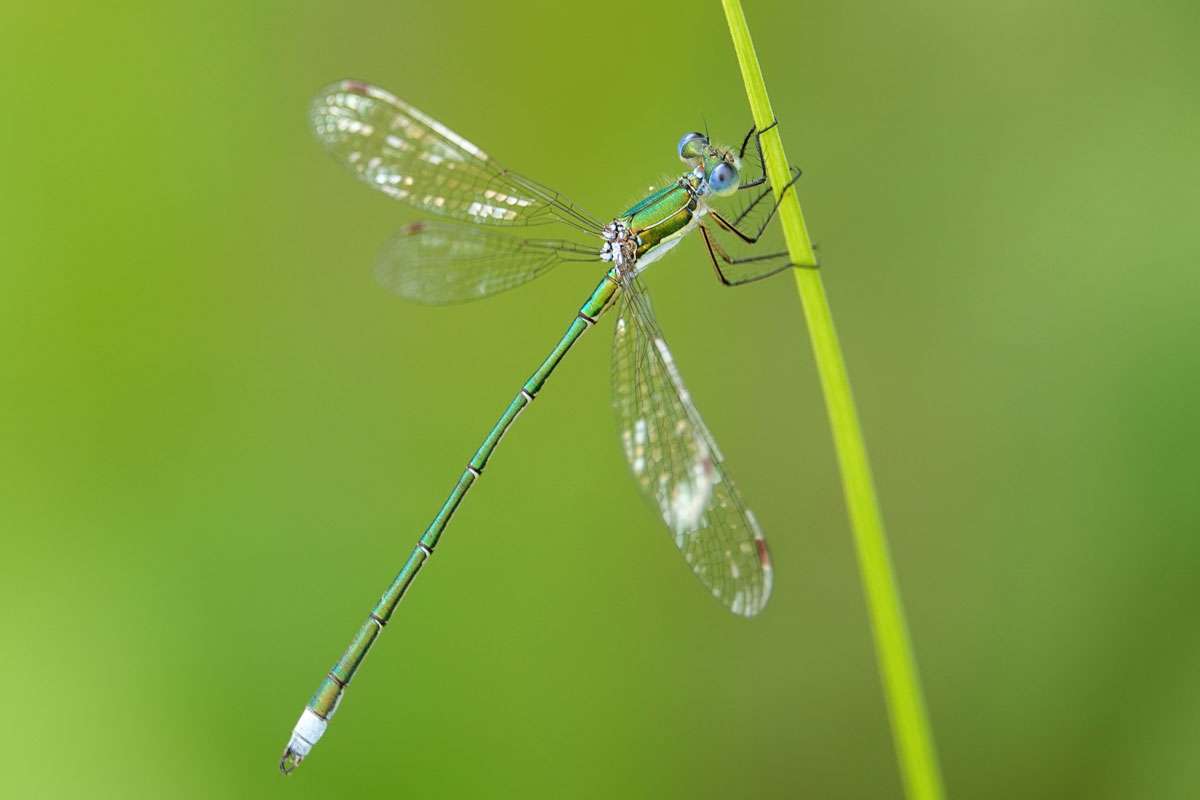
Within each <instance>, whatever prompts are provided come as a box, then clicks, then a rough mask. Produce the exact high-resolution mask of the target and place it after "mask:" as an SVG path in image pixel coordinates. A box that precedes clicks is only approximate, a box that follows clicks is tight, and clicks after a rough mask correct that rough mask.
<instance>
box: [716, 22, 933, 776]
mask: <svg viewBox="0 0 1200 800" xmlns="http://www.w3.org/2000/svg"><path fill="white" fill-rule="evenodd" d="M722 4H723V5H724V7H725V17H726V19H727V21H728V22H729V32H730V35H731V36H732V37H733V46H734V50H736V51H737V59H738V64H739V65H740V66H741V70H742V79H743V80H744V81H745V84H746V94H747V96H748V97H749V100H750V108H751V110H752V111H753V114H754V124H755V125H756V126H757V127H758V128H759V130H763V129H766V128H767V126H769V125H771V124H772V123H773V122H774V121H775V114H774V113H773V112H772V111H771V101H770V100H769V99H768V98H767V88H766V85H765V84H764V83H763V76H762V69H761V68H760V67H759V64H758V56H757V55H756V54H755V52H754V43H753V42H752V41H751V39H750V31H749V29H748V28H747V26H746V16H745V13H744V12H743V11H742V4H741V2H740V0H722ZM762 148H763V157H764V160H765V162H766V164H765V166H766V171H767V177H768V178H769V179H770V181H771V185H772V186H786V185H787V183H788V179H789V177H790V176H789V172H788V161H787V157H786V156H785V155H784V152H783V141H782V139H781V138H780V129H779V127H778V126H776V127H773V128H771V129H770V130H767V132H766V133H764V134H763V135H762ZM778 214H779V220H780V223H781V224H782V225H783V233H784V236H785V237H786V240H787V248H788V253H789V254H790V256H791V260H792V263H794V264H798V265H807V266H815V265H816V263H817V260H816V256H815V254H814V253H813V247H812V241H811V240H810V239H809V237H808V231H807V229H806V228H805V225H804V214H803V212H801V210H800V201H799V200H798V199H797V197H796V193H795V191H794V190H792V191H788V190H785V191H784V196H783V197H782V199H781V200H780V203H779V211H778ZM794 274H795V279H796V289H797V291H798V292H799V294H800V302H801V305H802V306H803V307H804V316H805V319H806V320H807V322H808V329H809V332H810V335H811V338H812V348H813V355H814V357H815V361H816V365H817V371H818V372H819V373H820V377H821V388H822V390H823V392H824V394H825V404H826V408H827V409H828V413H829V424H830V427H831V428H832V431H833V443H834V448H835V449H836V451H837V459H838V465H839V466H840V468H841V474H842V488H843V491H844V493H845V497H846V506H847V509H848V511H849V515H850V527H851V528H852V530H853V532H854V543H855V548H856V550H857V553H858V565H859V572H860V574H861V578H862V582H863V591H864V593H865V594H866V600H867V610H868V613H869V615H870V618H871V628H872V631H873V634H874V637H875V651H876V655H877V658H878V661H879V672H880V677H881V679H882V682H883V690H884V696H885V697H886V699H887V707H888V716H889V719H890V720H891V728H892V739H893V741H894V742H895V747H896V757H897V759H898V760H899V762H900V773H901V778H902V780H903V783H904V789H905V795H906V797H908V799H909V800H941V798H942V796H943V790H942V779H941V774H940V773H939V770H938V761H937V751H936V749H935V746H934V742H933V732H932V730H931V728H930V725H929V718H928V715H927V713H926V710H925V702H924V699H923V698H922V694H921V681H920V676H919V675H918V673H917V665H916V660H915V658H914V657H913V651H912V644H911V642H910V640H909V636H908V627H907V624H906V623H905V620H904V609H903V606H902V605H901V602H900V591H899V588H898V587H897V584H896V578H895V574H894V572H893V570H892V563H891V557H890V556H889V554H888V544H887V536H886V534H885V533H884V530H883V517H882V516H881V514H880V511H879V502H878V500H877V499H876V496H875V486H874V482H873V480H872V478H871V464H870V461H869V460H868V458H867V448H866V444H865V442H864V441H863V435H862V429H861V427H860V426H859V421H858V413H857V411H856V410H855V407H854V397H853V395H852V394H851V391H850V378H849V375H848V374H847V372H846V362H845V359H844V358H843V356H842V349H841V345H839V343H838V338H837V331H836V329H835V328H834V326H833V316H832V314H831V313H830V310H829V301H828V299H827V298H826V295H825V286H824V283H823V282H822V281H821V272H820V270H818V269H803V268H801V269H796V270H794Z"/></svg>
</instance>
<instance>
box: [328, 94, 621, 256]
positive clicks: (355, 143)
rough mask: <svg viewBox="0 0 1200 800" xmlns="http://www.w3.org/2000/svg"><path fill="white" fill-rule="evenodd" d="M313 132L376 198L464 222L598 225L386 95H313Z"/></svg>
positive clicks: (594, 227)
mask: <svg viewBox="0 0 1200 800" xmlns="http://www.w3.org/2000/svg"><path fill="white" fill-rule="evenodd" d="M311 116H312V126H313V131H314V132H315V133H316V135H317V138H318V139H319V140H320V141H321V143H322V144H323V145H325V148H326V149H327V150H329V152H330V153H332V154H333V156H334V157H335V158H336V159H338V160H339V161H341V162H342V163H343V164H345V165H346V166H347V167H349V168H350V170H351V171H352V172H354V173H355V174H356V175H358V177H359V178H361V179H362V180H364V181H366V182H367V183H368V184H370V185H371V186H374V187H375V188H376V189H378V190H380V191H381V192H383V193H385V194H388V195H390V196H392V197H395V198H397V199H399V200H403V201H405V202H407V203H409V204H411V205H413V206H415V207H417V208H419V209H421V210H422V211H428V212H431V213H434V214H442V215H445V216H447V217H450V218H452V219H456V220H459V221H463V222H485V223H489V224H493V225H538V224H543V223H548V222H562V223H565V224H568V225H571V226H572V227H575V228H577V229H579V230H584V231H587V232H588V233H598V231H599V230H600V228H601V227H602V226H601V224H600V223H599V222H597V221H596V220H595V219H594V218H592V217H591V216H589V215H587V214H585V213H583V212H582V211H580V210H578V209H576V208H575V206H574V205H573V204H572V203H571V201H569V200H567V199H566V198H564V197H561V196H560V195H559V194H558V193H557V192H555V191H553V190H551V189H548V188H546V187H545V186H542V185H540V184H538V183H537V182H536V181H532V180H529V179H528V178H525V177H522V176H521V175H518V174H516V173H514V172H512V171H511V170H507V169H504V168H503V167H501V166H499V165H498V164H496V162H495V161H493V160H492V159H491V158H490V157H489V156H488V154H487V153H485V152H483V151H482V150H480V149H479V148H478V147H476V146H475V145H473V144H471V143H470V142H468V141H467V140H466V139H464V138H462V137H461V136H459V135H458V134H456V133H454V131H452V130H450V129H449V128H447V127H446V126H445V125H442V124H441V123H440V122H438V121H436V120H434V119H432V118H430V117H428V116H426V115H425V114H423V113H421V112H420V111H418V110H417V109H415V108H413V107H412V106H410V105H408V104H407V103H405V102H404V101H403V100H400V99H399V98H397V97H395V96H394V95H392V94H390V93H389V92H386V91H384V90H383V89H380V88H378V87H375V86H371V85H369V84H366V83H362V82H360V81H340V82H338V83H335V84H333V85H332V86H328V87H326V88H325V89H323V90H322V91H321V92H320V93H318V94H317V96H316V98H315V99H314V100H313V103H312V110H311Z"/></svg>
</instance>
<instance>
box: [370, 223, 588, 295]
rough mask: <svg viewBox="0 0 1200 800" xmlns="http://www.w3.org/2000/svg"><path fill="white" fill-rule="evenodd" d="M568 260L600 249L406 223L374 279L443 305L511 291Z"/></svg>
mask: <svg viewBox="0 0 1200 800" xmlns="http://www.w3.org/2000/svg"><path fill="white" fill-rule="evenodd" d="M568 261H588V262H590V261H595V262H597V263H599V262H600V251H599V249H598V248H596V247H595V246H591V245H582V244H577V243H575V242H569V241H565V240H562V239H533V238H523V237H520V236H512V235H508V234H505V233H500V232H498V231H496V230H494V229H490V228H486V227H484V226H481V225H464V224H462V223H455V222H438V221H434V220H427V221H422V222H414V223H412V224H411V225H406V226H404V227H403V228H401V229H400V231H399V232H397V233H396V235H395V236H393V237H392V238H391V239H390V240H389V241H388V242H387V244H385V245H384V248H383V251H382V252H381V253H380V255H379V260H378V262H377V263H376V266H375V277H376V278H377V279H378V280H379V282H380V283H381V284H383V286H384V287H386V288H387V289H390V290H391V291H393V292H395V293H396V294H398V295H400V296H401V297H404V298H407V299H409V300H415V301H416V302H418V303H426V304H429V305H445V304H448V303H463V302H466V301H468V300H478V299H480V298H483V297H488V296H490V295H493V294H496V293H498V292H503V291H505V290H507V289H512V288H513V287H515V286H519V285H521V284H523V283H525V282H527V281H530V280H533V279H534V278H536V277H537V276H539V275H541V274H543V273H544V272H546V271H547V270H549V269H550V268H551V267H553V266H555V265H556V264H561V263H563V262H568Z"/></svg>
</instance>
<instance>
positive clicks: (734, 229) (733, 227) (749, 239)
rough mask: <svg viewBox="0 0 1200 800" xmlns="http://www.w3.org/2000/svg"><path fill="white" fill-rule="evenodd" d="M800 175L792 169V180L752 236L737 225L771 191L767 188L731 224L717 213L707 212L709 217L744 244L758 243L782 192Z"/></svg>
mask: <svg viewBox="0 0 1200 800" xmlns="http://www.w3.org/2000/svg"><path fill="white" fill-rule="evenodd" d="M800 174H801V173H800V168H799V167H792V179H791V180H789V181H788V182H787V183H786V184H785V185H784V187H783V188H782V189H781V190H780V191H779V197H777V198H776V199H775V202H774V204H773V205H772V206H771V211H770V213H768V214H767V217H766V219H764V220H763V221H762V224H761V225H759V226H758V230H757V231H755V232H754V234H753V235H751V234H748V233H746V232H744V231H742V230H741V229H740V228H738V223H740V222H741V221H742V220H743V219H745V218H746V215H747V214H749V213H750V211H751V210H752V209H753V208H754V207H755V206H756V205H758V203H759V201H761V200H762V199H763V197H764V196H765V195H767V194H769V193H770V192H771V190H770V189H769V188H768V189H764V190H763V193H762V195H760V196H759V197H757V198H755V200H754V202H753V203H751V204H750V206H749V208H747V209H746V210H745V211H743V212H742V213H741V214H739V215H738V216H737V219H735V220H734V221H733V222H730V221H729V220H727V219H725V218H724V217H722V216H721V214H720V213H719V212H717V211H709V212H708V213H709V216H711V217H712V218H713V219H714V220H715V221H716V223H717V224H718V225H720V226H721V227H722V228H723V229H724V230H726V231H729V232H730V233H732V234H733V235H735V236H737V237H738V238H739V239H741V240H742V241H743V242H745V243H746V244H754V243H755V242H757V241H758V239H759V237H760V236H762V233H763V231H765V230H766V229H767V225H769V224H770V222H771V219H772V218H774V216H775V212H776V211H777V210H778V209H779V201H780V200H781V199H782V198H783V194H784V192H786V191H787V190H788V189H790V188H791V187H792V186H794V185H795V183H796V181H798V180H800Z"/></svg>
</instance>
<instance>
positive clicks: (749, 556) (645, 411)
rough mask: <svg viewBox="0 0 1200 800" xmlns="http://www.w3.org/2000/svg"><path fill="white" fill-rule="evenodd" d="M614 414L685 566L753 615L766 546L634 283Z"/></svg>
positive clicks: (619, 326) (619, 342)
mask: <svg viewBox="0 0 1200 800" xmlns="http://www.w3.org/2000/svg"><path fill="white" fill-rule="evenodd" d="M613 405H614V406H615V408H616V412H617V420H618V424H619V426H620V432H621V443H622V446H623V449H624V452H625V457H626V459H628V461H629V466H630V468H631V469H632V470H633V477H634V479H635V480H636V481H637V483H638V485H639V486H640V487H641V489H642V492H643V493H644V494H645V495H646V496H647V497H648V498H649V499H650V501H651V502H652V503H653V504H654V506H655V507H656V508H657V509H658V512H659V513H660V514H661V516H662V519H663V521H664V522H665V523H666V525H667V528H669V529H670V532H671V536H672V538H673V539H674V541H675V544H676V546H678V547H679V549H680V551H681V552H682V553H683V557H684V559H685V560H686V561H687V563H688V565H689V566H690V567H691V568H692V570H693V571H694V572H695V573H696V575H697V577H699V578H700V580H701V581H702V582H703V583H704V585H705V586H707V587H708V588H709V589H710V590H711V591H712V593H713V596H714V597H716V598H717V599H718V600H719V601H721V602H722V603H724V604H725V605H726V606H727V607H728V608H729V609H730V610H731V611H733V612H734V613H735V614H741V615H744V616H747V617H750V616H754V615H755V614H757V613H758V612H759V611H761V610H762V609H763V607H764V606H765V605H766V603H767V598H768V597H769V596H770V594H771V559H770V555H769V554H768V551H767V543H766V540H765V539H764V538H763V535H762V531H761V530H760V529H759V527H758V522H757V521H756V520H755V518H754V515H753V513H751V512H750V510H749V509H747V508H746V505H745V503H744V502H743V501H742V498H741V495H740V494H738V491H737V488H736V487H735V486H734V485H733V482H732V481H730V479H729V476H728V475H727V474H726V473H725V468H724V466H723V464H722V461H723V459H722V456H721V451H720V450H719V449H718V448H717V445H716V442H715V441H714V440H713V437H712V434H711V433H710V432H709V430H708V428H707V427H706V426H705V424H704V421H703V420H702V419H701V418H700V414H699V413H698V412H697V411H696V407H695V406H694V405H693V404H692V401H691V397H690V395H689V394H688V391H687V388H686V387H685V386H684V384H683V380H682V378H681V377H680V375H679V371H678V369H677V368H676V366H675V362H674V359H673V358H672V357H671V351H670V350H669V349H667V344H666V340H665V339H664V338H663V334H662V331H661V329H660V328H659V327H658V323H657V322H656V321H655V319H654V315H653V312H652V311H651V309H650V304H649V299H648V297H647V296H646V294H645V291H644V289H643V288H642V286H641V285H640V283H639V282H638V281H637V280H636V279H632V280H629V281H627V282H626V284H625V285H624V291H623V293H622V300H621V305H620V308H619V312H618V316H617V322H616V330H615V332H614V339H613Z"/></svg>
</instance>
